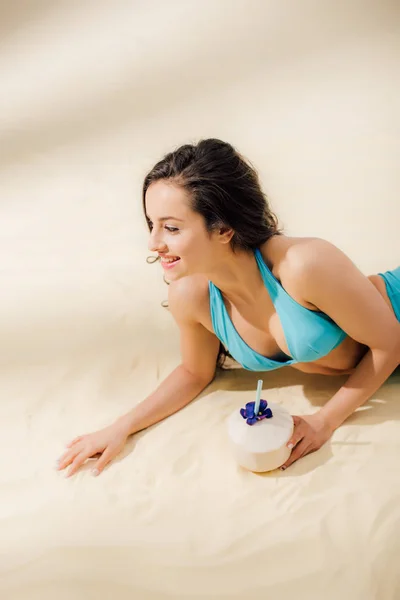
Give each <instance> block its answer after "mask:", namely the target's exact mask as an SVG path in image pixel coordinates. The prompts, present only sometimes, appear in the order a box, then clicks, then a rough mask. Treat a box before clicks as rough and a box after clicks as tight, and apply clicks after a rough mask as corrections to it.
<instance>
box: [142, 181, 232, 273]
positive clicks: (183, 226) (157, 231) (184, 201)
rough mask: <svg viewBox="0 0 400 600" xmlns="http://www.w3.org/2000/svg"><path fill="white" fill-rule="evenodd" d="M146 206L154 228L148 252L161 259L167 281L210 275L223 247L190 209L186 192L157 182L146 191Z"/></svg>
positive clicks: (202, 220) (201, 219) (152, 228)
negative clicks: (202, 274) (197, 274)
mask: <svg viewBox="0 0 400 600" xmlns="http://www.w3.org/2000/svg"><path fill="white" fill-rule="evenodd" d="M145 204H146V215H147V218H148V219H149V221H150V227H151V233H150V239H149V250H150V251H151V252H155V253H157V254H158V255H159V256H160V258H161V265H162V267H163V269H164V270H165V276H166V279H167V280H168V281H174V280H175V279H180V278H181V277H184V276H186V275H191V274H194V273H209V272H210V271H211V270H212V265H213V262H214V263H215V258H216V252H218V250H219V249H220V248H218V246H219V247H221V244H218V242H217V240H216V237H217V236H216V235H214V234H211V235H210V234H209V233H208V232H207V230H206V227H205V223H204V219H203V217H202V216H201V215H200V214H198V213H196V212H194V211H193V210H192V209H191V207H190V203H189V200H188V197H187V193H186V192H185V190H184V189H182V188H181V187H179V186H177V185H175V184H173V183H172V182H170V181H165V180H159V181H156V182H154V183H152V184H151V185H150V186H149V187H148V189H147V192H146V198H145Z"/></svg>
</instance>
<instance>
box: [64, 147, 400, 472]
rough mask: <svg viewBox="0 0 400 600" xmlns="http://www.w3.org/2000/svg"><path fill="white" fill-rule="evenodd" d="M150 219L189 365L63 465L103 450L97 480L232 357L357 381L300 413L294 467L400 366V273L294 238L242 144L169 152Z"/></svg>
mask: <svg viewBox="0 0 400 600" xmlns="http://www.w3.org/2000/svg"><path fill="white" fill-rule="evenodd" d="M143 210H144V213H145V217H146V220H147V224H148V227H149V232H150V236H149V249H150V251H151V252H153V253H156V257H155V260H158V259H160V262H161V265H162V267H163V269H164V271H165V279H166V281H167V282H168V283H170V287H169V306H170V309H171V313H172V315H173V317H174V319H175V321H176V323H177V325H178V327H179V330H180V339H181V364H180V365H179V366H178V367H177V368H176V369H175V370H174V371H173V372H172V373H171V374H170V375H169V376H168V377H167V378H166V379H165V381H163V382H162V383H161V384H160V385H159V387H158V388H157V389H156V390H155V392H154V393H152V394H151V395H150V396H149V397H148V398H147V399H146V400H145V401H143V402H142V403H141V404H139V405H138V406H136V407H135V408H134V409H133V410H132V411H130V412H129V413H127V414H126V415H124V416H122V417H121V418H120V419H118V420H117V421H116V422H115V423H114V424H113V425H111V426H110V427H107V428H106V429H103V430H101V431H99V432H95V433H92V434H89V435H86V436H83V437H80V438H77V439H76V440H73V442H71V444H70V447H69V449H68V450H67V452H66V453H65V454H64V455H63V457H62V458H61V462H60V465H59V468H61V469H63V468H65V467H67V466H68V465H71V467H70V471H69V474H72V473H74V472H75V471H76V470H77V469H78V468H79V466H80V465H81V464H83V463H84V462H85V461H86V460H87V459H88V458H89V457H91V456H93V455H95V454H98V453H100V455H101V456H100V458H99V459H98V462H97V466H96V469H95V472H96V474H98V473H99V472H100V471H101V470H103V469H104V467H105V465H106V464H107V463H108V462H110V460H112V458H114V456H116V454H117V453H118V452H119V451H120V449H121V448H122V446H123V445H124V443H125V441H126V439H127V437H128V436H129V435H131V434H134V433H136V432H138V431H140V430H142V429H145V428H147V427H149V426H150V425H152V424H154V423H156V422H158V421H160V420H161V419H164V418H165V417H167V416H169V415H171V414H172V413H174V412H176V411H177V410H179V409H180V408H182V407H183V406H185V405H187V404H188V403H189V402H190V401H191V400H193V399H194V398H195V397H196V396H197V395H198V394H199V393H200V392H201V391H202V390H203V389H204V388H205V387H206V386H207V385H208V384H209V383H210V382H211V381H212V379H213V377H214V375H215V371H216V367H217V365H220V364H222V360H221V359H223V358H224V355H226V353H227V352H228V351H229V352H230V353H231V355H232V356H233V357H234V358H235V359H236V360H237V361H238V362H239V363H240V364H241V365H242V366H243V367H244V368H246V369H249V370H254V371H270V370H272V369H278V368H281V367H284V366H291V367H293V368H295V369H298V370H300V371H304V372H308V373H319V374H327V375H335V374H338V375H343V374H348V375H349V378H348V379H347V381H346V383H345V384H344V385H343V386H342V387H341V388H340V390H339V391H338V392H337V393H336V394H335V396H334V397H333V398H331V400H330V401H329V402H328V403H327V404H326V405H325V406H324V407H323V408H322V409H320V411H319V412H318V413H314V414H312V415H309V416H305V415H303V416H302V417H299V416H296V415H295V416H294V423H295V428H294V432H293V435H292V437H291V439H290V440H289V442H288V446H289V447H290V448H292V453H291V455H290V458H289V459H288V461H287V462H286V463H285V465H284V466H283V468H286V467H287V466H289V465H290V464H291V463H292V462H294V461H295V460H297V459H298V458H300V457H302V456H304V455H306V454H308V453H309V452H313V451H315V450H317V449H318V448H320V447H321V446H322V444H324V443H325V442H326V441H327V440H328V439H329V438H330V436H331V435H332V433H333V431H334V430H335V429H336V428H337V427H338V426H339V425H340V424H341V423H342V422H343V421H344V420H345V419H346V418H347V417H348V416H349V415H350V414H352V413H353V412H354V411H355V410H356V408H358V407H359V406H360V405H361V404H363V403H364V402H365V401H366V400H367V399H368V398H370V397H371V395H372V394H373V393H374V392H375V391H376V390H377V389H378V388H379V387H380V386H381V385H382V383H383V382H384V381H385V380H386V379H387V378H388V377H389V375H390V374H391V373H392V372H393V371H394V369H395V368H396V367H397V365H398V364H399V362H400V323H399V314H398V313H397V312H396V311H397V308H396V307H397V304H396V303H397V302H398V299H399V297H400V277H399V270H398V269H397V270H394V271H388V272H386V273H384V274H373V275H371V276H370V277H366V276H364V275H363V274H362V273H361V272H360V271H359V269H358V268H357V267H356V266H355V265H354V263H353V262H352V261H351V260H350V259H349V258H348V257H347V256H346V255H345V254H344V253H343V252H342V251H341V250H339V249H338V248H336V247H335V246H334V245H333V244H331V243H329V242H327V241H325V240H322V239H319V238H296V237H288V236H286V235H284V234H283V232H282V231H281V230H280V229H279V227H278V221H277V218H276V216H275V215H274V214H273V213H272V211H271V209H270V207H269V203H268V200H267V198H266V196H265V194H264V193H263V191H262V189H261V185H260V182H259V179H258V175H257V173H256V171H255V169H254V168H252V167H251V165H250V164H249V163H248V161H246V160H245V159H244V158H243V157H242V156H241V155H240V154H239V153H238V152H237V150H235V148H233V146H232V145H230V144H228V143H226V142H223V141H221V140H217V139H206V140H202V141H200V142H199V143H198V144H195V145H189V144H186V145H184V146H181V147H180V148H178V149H177V150H175V151H173V152H170V153H169V154H167V155H166V156H165V157H164V158H163V159H162V160H161V161H160V162H158V163H157V164H156V165H155V166H154V168H153V169H152V170H151V171H150V172H149V173H148V175H147V176H146V177H145V180H144V185H143ZM166 275H167V277H166Z"/></svg>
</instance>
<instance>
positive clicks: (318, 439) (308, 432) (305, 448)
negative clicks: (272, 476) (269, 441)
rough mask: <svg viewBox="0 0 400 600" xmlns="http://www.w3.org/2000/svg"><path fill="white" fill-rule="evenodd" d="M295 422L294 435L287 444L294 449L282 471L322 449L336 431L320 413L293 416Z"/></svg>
mask: <svg viewBox="0 0 400 600" xmlns="http://www.w3.org/2000/svg"><path fill="white" fill-rule="evenodd" d="M293 422H294V430H293V434H292V437H291V438H290V440H289V441H288V443H287V444H286V445H287V447H288V448H293V450H292V453H291V454H290V456H289V458H288V459H287V461H286V462H285V463H284V464H283V465H282V466H281V470H285V469H286V468H287V467H289V466H290V465H291V464H293V463H294V462H295V461H296V460H298V459H299V458H302V457H303V456H305V455H306V454H310V453H311V452H315V451H316V450H318V449H319V448H321V446H323V445H324V444H325V442H327V441H328V440H329V438H330V437H331V435H332V433H333V431H334V429H333V428H332V427H330V426H329V424H328V423H327V422H326V420H325V419H324V417H323V416H322V415H321V413H319V412H317V413H315V414H313V415H304V416H302V417H297V416H293Z"/></svg>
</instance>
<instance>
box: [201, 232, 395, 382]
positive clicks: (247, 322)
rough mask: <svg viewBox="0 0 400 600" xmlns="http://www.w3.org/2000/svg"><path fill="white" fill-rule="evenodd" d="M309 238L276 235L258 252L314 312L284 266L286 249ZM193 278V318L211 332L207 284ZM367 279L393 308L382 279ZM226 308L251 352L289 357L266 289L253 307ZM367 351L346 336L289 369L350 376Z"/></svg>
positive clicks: (370, 277) (283, 282)
mask: <svg viewBox="0 0 400 600" xmlns="http://www.w3.org/2000/svg"><path fill="white" fill-rule="evenodd" d="M308 239H309V238H288V237H286V236H279V237H278V236H277V239H276V240H270V241H269V242H267V243H266V244H265V245H264V246H263V247H260V251H261V254H262V256H263V258H264V260H265V262H266V264H267V265H268V267H269V268H270V270H271V271H272V272H273V274H274V276H275V277H276V278H277V279H278V280H279V281H280V283H281V285H282V286H283V287H284V288H285V290H286V291H287V292H288V293H289V294H290V296H292V298H293V299H294V300H296V302H298V303H299V304H301V305H303V306H305V307H306V308H308V309H310V310H317V308H316V307H315V306H313V305H311V304H309V303H308V302H307V301H305V300H304V299H303V298H301V297H300V295H299V293H298V290H297V289H296V282H295V281H294V280H293V277H291V273H290V269H289V268H288V266H287V264H285V256H286V253H287V250H288V249H289V248H290V247H293V246H294V245H296V244H302V243H306V242H307V241H308ZM267 245H268V252H267ZM194 277H196V278H197V281H196V287H198V289H199V294H200V296H201V298H199V300H200V301H199V303H198V305H197V311H196V312H198V315H196V316H197V317H198V319H199V321H200V322H201V324H202V325H203V326H204V327H205V328H206V329H208V330H209V331H210V332H212V333H213V332H214V331H213V326H212V322H211V315H210V299H209V292H208V281H207V280H206V278H204V277H203V276H200V275H196V276H194ZM368 279H369V280H370V281H371V283H372V284H373V285H374V286H375V287H376V289H377V290H378V292H379V293H380V294H381V295H382V297H383V298H384V300H385V302H386V303H387V304H388V306H389V307H390V308H391V309H392V306H391V303H390V300H389V298H388V296H387V293H386V286H385V283H384V281H383V280H382V278H381V277H380V276H379V275H377V274H376V275H370V276H369V277H368ZM225 306H226V308H227V311H228V314H229V316H230V318H231V320H232V322H233V325H234V327H235V328H236V330H237V332H238V333H239V335H240V336H241V337H242V339H243V340H244V341H245V342H246V343H247V344H248V345H249V346H250V347H251V348H252V349H253V350H255V351H256V352H258V353H260V354H262V355H264V356H268V357H270V358H274V357H278V356H281V355H282V352H283V353H284V354H286V355H288V356H290V352H289V349H288V347H287V343H286V339H285V334H284V331H283V328H282V325H281V323H280V319H279V316H278V314H277V312H276V310H275V307H274V305H273V303H272V301H271V298H270V297H269V294H268V291H267V290H266V289H265V294H264V295H263V296H262V297H260V298H259V300H257V303H256V304H254V305H252V306H249V305H243V306H234V305H233V304H232V303H230V302H228V301H227V300H226V299H225ZM392 310H393V309H392ZM367 350H368V348H367V347H366V346H364V345H362V344H360V343H359V342H357V341H355V340H353V339H352V338H350V337H349V336H347V337H346V338H345V339H344V340H343V342H342V343H341V344H340V345H339V346H337V347H336V348H334V349H333V350H332V351H331V352H330V353H329V354H328V355H326V356H324V357H322V358H320V359H318V360H316V361H315V362H307V363H294V364H293V365H291V366H292V367H293V368H294V369H297V370H299V371H303V372H305V373H319V374H324V375H344V374H350V373H352V372H353V370H354V368H355V367H356V365H357V364H358V363H359V361H360V360H361V358H362V357H363V356H364V354H365V353H366V352H367Z"/></svg>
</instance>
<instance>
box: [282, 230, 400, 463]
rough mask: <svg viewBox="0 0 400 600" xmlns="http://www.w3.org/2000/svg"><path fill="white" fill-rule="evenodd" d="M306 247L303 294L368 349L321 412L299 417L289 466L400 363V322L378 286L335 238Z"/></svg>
mask: <svg viewBox="0 0 400 600" xmlns="http://www.w3.org/2000/svg"><path fill="white" fill-rule="evenodd" d="M307 252H308V254H307V255H306V254H304V255H303V256H302V260H301V261H299V266H298V270H299V273H298V275H299V277H300V278H299V281H301V287H302V294H303V296H304V298H306V299H307V301H308V302H310V303H312V304H314V305H315V306H316V307H317V308H318V309H319V310H321V311H323V312H324V313H326V314H327V315H329V316H330V317H331V318H332V319H333V320H334V321H335V322H336V323H337V324H338V325H339V326H340V327H341V328H342V329H343V330H344V331H345V332H346V333H347V334H348V335H349V336H350V337H351V338H352V339H354V340H356V341H358V342H360V343H361V344H364V345H366V346H368V348H369V350H368V351H367V353H366V354H365V356H364V357H363V358H362V360H361V361H360V362H359V364H358V365H357V367H356V368H355V370H354V372H353V373H352V374H351V375H350V376H349V378H348V379H347V381H346V383H345V384H344V385H343V386H342V387H341V388H340V389H339V390H338V392H337V393H336V394H335V395H334V396H333V397H332V398H331V399H330V400H329V402H328V403H327V404H326V405H325V406H324V407H323V408H321V409H320V411H319V412H318V413H317V414H316V415H311V416H310V417H307V418H304V419H303V418H297V426H296V427H295V431H294V434H293V437H292V439H291V440H290V442H289V443H291V444H292V445H294V446H296V448H295V449H294V450H293V452H292V454H291V457H290V459H289V460H288V461H287V463H285V466H289V465H290V464H291V463H292V462H294V461H295V460H297V459H298V458H300V457H301V456H304V455H305V454H308V453H309V452H312V451H314V450H316V449H318V448H319V447H320V446H321V445H322V444H323V443H324V442H325V441H326V440H327V439H329V437H330V435H331V434H332V432H333V431H334V430H335V429H336V428H337V427H339V426H340V425H341V424H342V423H343V421H345V420H346V419H347V417H348V416H350V415H351V414H352V413H353V412H354V411H355V410H356V409H357V408H358V407H359V406H361V405H362V404H364V402H366V401H367V400H368V399H369V398H370V397H371V396H372V395H373V394H374V393H375V392H376V391H377V390H378V389H379V387H380V386H381V385H382V384H383V383H384V382H385V381H386V379H387V378H388V377H389V375H390V374H391V373H392V372H393V371H394V369H395V368H396V367H397V366H398V364H399V363H400V323H399V322H398V321H397V319H396V317H395V315H394V313H393V312H392V311H391V310H390V308H389V307H388V305H387V304H386V302H385V300H384V299H383V298H382V296H381V295H380V294H379V292H378V291H377V289H376V288H375V286H374V285H373V284H372V283H371V282H370V281H369V280H368V278H367V277H365V276H364V275H363V274H362V273H361V272H360V271H359V270H358V269H357V267H356V266H355V265H354V264H353V263H352V262H351V260H350V259H349V258H348V257H347V256H346V255H345V254H344V253H343V252H341V251H340V250H339V249H338V248H336V247H335V246H333V245H332V244H329V243H328V242H325V241H323V240H313V242H311V243H310V246H309V248H308V249H307Z"/></svg>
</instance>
